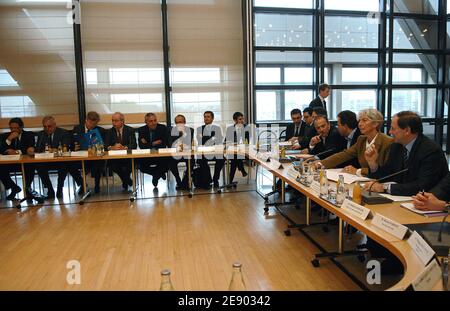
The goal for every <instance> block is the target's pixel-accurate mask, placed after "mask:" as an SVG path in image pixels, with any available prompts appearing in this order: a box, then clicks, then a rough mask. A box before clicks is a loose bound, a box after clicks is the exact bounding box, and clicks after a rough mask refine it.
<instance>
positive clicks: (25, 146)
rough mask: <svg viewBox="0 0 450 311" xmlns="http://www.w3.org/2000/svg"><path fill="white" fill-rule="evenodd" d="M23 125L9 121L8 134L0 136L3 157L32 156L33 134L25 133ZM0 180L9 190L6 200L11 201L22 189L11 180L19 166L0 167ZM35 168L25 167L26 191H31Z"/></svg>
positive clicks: (19, 122) (19, 169) (19, 168)
mask: <svg viewBox="0 0 450 311" xmlns="http://www.w3.org/2000/svg"><path fill="white" fill-rule="evenodd" d="M23 127H24V124H23V121H22V119H20V118H12V119H11V120H9V129H10V132H9V133H4V134H2V135H1V136H0V153H1V154H5V155H14V154H24V155H26V154H27V155H33V154H34V133H33V132H29V131H25V130H24V129H23ZM0 168H1V169H0V180H1V182H2V183H3V185H4V186H5V189H6V190H9V189H11V193H10V194H9V195H8V196H7V197H6V199H7V200H13V199H14V198H15V197H16V195H17V194H18V193H19V192H20V191H22V189H21V188H20V187H19V186H18V185H17V184H16V183H15V182H14V181H13V180H12V179H11V172H20V171H21V167H20V165H16V164H11V165H9V164H8V165H2V166H0ZM34 170H35V166H34V165H33V164H26V165H25V181H26V188H27V189H26V191H28V192H29V193H31V192H32V190H31V183H32V182H33V179H34Z"/></svg>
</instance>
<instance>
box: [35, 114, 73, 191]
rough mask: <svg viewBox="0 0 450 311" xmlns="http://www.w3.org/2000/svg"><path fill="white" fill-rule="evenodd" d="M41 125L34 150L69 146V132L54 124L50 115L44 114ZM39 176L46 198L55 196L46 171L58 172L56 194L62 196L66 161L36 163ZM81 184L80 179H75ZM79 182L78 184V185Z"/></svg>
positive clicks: (43, 150)
mask: <svg viewBox="0 0 450 311" xmlns="http://www.w3.org/2000/svg"><path fill="white" fill-rule="evenodd" d="M42 125H43V127H44V130H42V131H40V132H39V133H38V140H37V143H36V152H46V151H48V150H56V149H58V147H59V146H62V147H64V146H66V147H67V148H68V147H69V146H70V141H71V139H70V134H69V132H68V131H66V130H65V129H62V128H60V127H57V126H56V121H55V118H54V117H52V116H46V117H44V118H43V119H42ZM36 167H37V172H38V175H39V177H40V178H41V180H42V184H43V185H44V187H45V188H47V198H48V199H54V198H55V190H54V189H53V185H52V182H51V180H50V176H49V174H48V172H49V171H50V170H56V171H57V172H58V183H57V191H56V196H57V197H58V198H62V195H63V187H64V180H65V179H66V176H67V171H68V166H67V163H62V162H60V163H40V164H37V165H36ZM76 181H77V182H78V183H80V184H81V182H80V180H76ZM80 184H79V185H80Z"/></svg>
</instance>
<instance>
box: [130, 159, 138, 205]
mask: <svg viewBox="0 0 450 311" xmlns="http://www.w3.org/2000/svg"><path fill="white" fill-rule="evenodd" d="M131 181H132V183H133V192H132V193H131V196H130V202H134V200H135V199H136V196H137V190H136V170H135V163H134V158H131Z"/></svg>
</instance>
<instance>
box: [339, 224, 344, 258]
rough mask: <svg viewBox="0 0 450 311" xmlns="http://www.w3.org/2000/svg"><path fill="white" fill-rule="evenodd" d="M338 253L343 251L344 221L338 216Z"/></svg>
mask: <svg viewBox="0 0 450 311" xmlns="http://www.w3.org/2000/svg"><path fill="white" fill-rule="evenodd" d="M338 247H339V254H343V253H344V221H343V220H342V218H339V245H338Z"/></svg>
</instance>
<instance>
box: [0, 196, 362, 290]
mask: <svg viewBox="0 0 450 311" xmlns="http://www.w3.org/2000/svg"><path fill="white" fill-rule="evenodd" d="M262 206H263V200H262V199H261V198H260V197H259V196H258V195H257V194H256V192H255V191H249V192H237V193H227V194H221V195H217V194H216V195H210V194H205V195H198V196H194V198H192V199H189V198H188V197H180V198H161V199H148V200H138V201H137V202H134V204H133V205H130V202H128V201H116V202H108V203H88V204H85V205H84V206H80V205H66V206H45V207H31V208H30V209H27V210H24V211H23V212H17V211H16V210H13V209H4V210H0V236H1V237H2V242H1V244H0V263H1V264H0V290H158V288H159V284H160V271H161V269H163V268H169V269H170V270H171V271H172V281H173V285H174V287H175V289H176V290H227V287H228V283H229V281H230V277H231V265H232V263H233V262H234V261H237V260H238V261H241V262H242V264H243V271H244V278H245V281H246V286H247V289H248V290H358V287H357V286H356V285H355V284H354V283H353V282H352V281H351V280H350V278H348V277H347V276H346V275H345V274H344V273H343V272H341V271H340V270H339V269H338V268H337V267H336V266H335V265H334V264H332V263H331V262H330V261H327V260H323V261H322V264H321V267H320V268H314V267H312V265H311V264H310V260H311V259H312V257H313V254H314V253H316V252H317V251H318V250H317V249H316V248H315V247H314V246H313V245H312V244H311V243H310V242H309V241H308V240H306V238H304V237H303V236H302V235H301V234H293V235H292V236H291V237H286V236H285V235H284V234H283V229H284V228H285V226H286V220H284V219H283V218H282V217H281V216H280V215H279V214H274V213H272V215H270V216H264V215H263V212H262ZM70 260H78V261H79V262H80V263H81V284H80V285H68V284H67V283H66V274H67V273H68V271H69V270H68V269H67V268H66V264H67V262H68V261H70Z"/></svg>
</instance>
